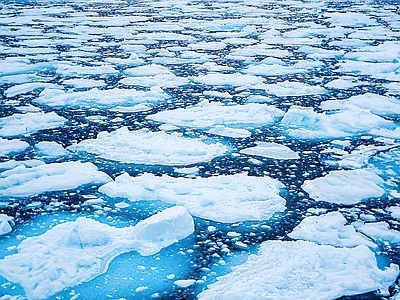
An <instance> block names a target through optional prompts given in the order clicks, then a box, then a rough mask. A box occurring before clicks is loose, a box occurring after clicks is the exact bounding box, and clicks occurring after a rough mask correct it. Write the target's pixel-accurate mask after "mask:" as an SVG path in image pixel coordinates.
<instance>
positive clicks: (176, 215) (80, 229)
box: [0, 206, 194, 299]
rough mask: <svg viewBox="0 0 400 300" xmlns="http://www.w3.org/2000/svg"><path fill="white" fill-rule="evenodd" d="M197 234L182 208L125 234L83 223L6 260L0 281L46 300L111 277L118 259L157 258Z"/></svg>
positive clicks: (51, 233)
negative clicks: (107, 275) (134, 255)
mask: <svg viewBox="0 0 400 300" xmlns="http://www.w3.org/2000/svg"><path fill="white" fill-rule="evenodd" d="M193 231H194V223H193V219H192V217H191V216H190V214H189V213H188V211H187V210H186V209H185V208H183V207H181V206H175V207H172V208H168V209H166V210H164V211H162V212H159V213H157V214H155V215H153V216H151V217H149V218H147V219H145V220H142V221H140V222H139V223H138V224H136V225H135V226H129V227H124V228H116V227H112V226H109V225H107V224H104V223H100V222H98V221H95V220H93V219H89V218H87V217H79V218H78V219H77V220H76V221H73V222H67V223H63V224H60V225H57V226H55V227H53V228H51V229H50V230H48V231H47V232H45V233H44V234H43V235H39V236H36V237H30V238H27V239H25V240H23V241H22V242H21V243H20V244H19V245H18V248H17V253H15V254H12V255H8V256H6V257H5V258H3V259H1V260H0V275H1V276H3V277H5V278H6V279H7V280H9V281H11V282H15V283H19V284H20V285H21V286H22V287H23V288H24V290H25V293H26V296H27V298H28V299H46V298H48V297H50V296H52V295H54V294H55V293H57V292H59V291H61V290H63V289H65V288H67V287H70V286H75V285H78V284H80V283H83V282H87V281H90V280H92V279H93V278H95V277H96V276H99V275H101V274H103V273H105V272H107V269H108V266H109V264H110V262H111V261H112V260H113V259H114V258H115V257H117V256H118V255H121V254H123V253H126V252H131V251H137V252H139V253H140V254H141V255H144V256H149V255H154V254H156V253H157V252H159V251H160V250H161V249H163V248H165V247H168V246H169V245H171V244H173V243H176V242H178V241H179V240H181V239H184V238H185V237H187V236H189V235H190V234H192V233H193Z"/></svg>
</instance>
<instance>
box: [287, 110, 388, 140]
mask: <svg viewBox="0 0 400 300" xmlns="http://www.w3.org/2000/svg"><path fill="white" fill-rule="evenodd" d="M281 125H283V127H284V128H286V129H287V130H288V133H289V135H290V136H293V137H298V138H306V139H313V138H338V137H346V136H352V135H354V134H357V133H362V132H365V133H368V132H372V131H374V130H377V129H380V128H386V129H394V127H395V125H394V123H393V122H392V121H389V120H386V119H384V118H382V117H379V116H377V115H375V114H372V113H371V112H370V111H369V110H365V109H361V108H358V107H356V106H349V108H348V109H346V110H343V111H338V112H333V113H329V114H328V113H317V112H315V111H314V110H313V109H312V108H309V107H299V106H291V107H290V108H289V110H288V111H287V112H286V114H285V116H284V117H283V119H282V121H281Z"/></svg>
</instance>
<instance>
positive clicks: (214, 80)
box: [192, 73, 264, 87]
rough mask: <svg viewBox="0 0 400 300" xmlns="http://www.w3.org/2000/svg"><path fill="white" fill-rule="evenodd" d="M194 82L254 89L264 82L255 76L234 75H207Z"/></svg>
mask: <svg viewBox="0 0 400 300" xmlns="http://www.w3.org/2000/svg"><path fill="white" fill-rule="evenodd" d="M192 80H193V81H194V82H197V83H201V84H207V85H217V86H218V85H220V86H234V87H238V86H240V87H252V86H254V85H256V84H260V83H263V82H264V79H263V78H261V77H257V76H253V75H243V74H240V73H233V74H207V75H201V76H198V77H194V78H193V79H192Z"/></svg>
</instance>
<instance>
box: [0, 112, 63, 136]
mask: <svg viewBox="0 0 400 300" xmlns="http://www.w3.org/2000/svg"><path fill="white" fill-rule="evenodd" d="M65 121H66V119H65V118H63V117H61V116H59V115H57V114H56V113H54V112H50V113H41V112H37V113H26V114H14V115H12V116H9V117H5V118H1V119H0V136H3V137H13V136H19V135H30V134H32V133H35V132H37V131H39V130H43V129H51V128H56V127H59V126H62V125H63V124H64V123H65Z"/></svg>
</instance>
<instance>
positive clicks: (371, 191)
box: [301, 169, 385, 205]
mask: <svg viewBox="0 0 400 300" xmlns="http://www.w3.org/2000/svg"><path fill="white" fill-rule="evenodd" d="M383 183H384V181H383V179H382V178H381V177H379V176H378V175H376V174H375V173H373V172H370V171H366V170H363V169H357V170H338V171H332V172H330V173H329V174H328V175H326V176H323V177H318V178H316V179H313V180H306V181H304V184H303V185H302V186H301V187H302V189H303V190H304V191H306V192H307V193H308V194H309V195H310V197H311V198H313V199H314V200H316V201H325V202H330V203H335V204H343V205H351V204H356V203H358V202H361V201H363V200H367V199H369V198H378V197H381V196H383V195H384V194H385V190H384V189H383V188H382V187H380V185H382V184H383Z"/></svg>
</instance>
